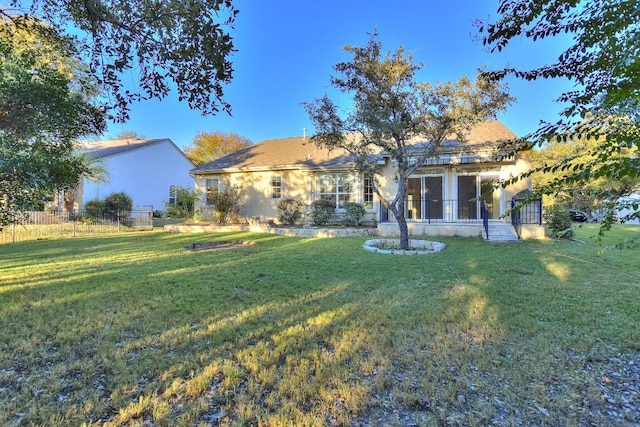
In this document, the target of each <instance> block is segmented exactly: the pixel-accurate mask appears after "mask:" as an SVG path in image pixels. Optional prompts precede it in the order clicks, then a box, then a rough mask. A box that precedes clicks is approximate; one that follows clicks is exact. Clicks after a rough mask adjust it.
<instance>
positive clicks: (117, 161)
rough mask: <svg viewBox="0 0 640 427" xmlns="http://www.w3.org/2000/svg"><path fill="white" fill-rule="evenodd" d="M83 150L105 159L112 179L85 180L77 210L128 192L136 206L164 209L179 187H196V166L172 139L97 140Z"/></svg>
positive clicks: (77, 198)
mask: <svg viewBox="0 0 640 427" xmlns="http://www.w3.org/2000/svg"><path fill="white" fill-rule="evenodd" d="M81 150H82V151H83V152H84V153H86V154H87V155H89V156H90V157H92V158H96V159H101V160H102V161H103V162H104V166H105V168H106V169H107V170H108V172H109V182H99V183H93V182H90V181H88V180H87V179H84V180H83V182H82V183H81V185H80V186H79V188H78V191H77V194H76V197H75V205H74V209H82V208H84V206H85V204H86V203H87V202H88V201H89V200H92V199H104V198H105V197H106V196H108V195H110V194H111V193H115V192H120V191H124V192H126V193H127V194H128V195H129V196H131V198H132V199H133V204H134V206H152V208H153V210H161V209H164V207H165V203H166V202H169V201H170V198H171V197H175V188H176V187H178V186H179V187H191V188H193V177H191V175H189V171H190V170H191V169H193V168H194V166H195V165H194V164H193V163H192V162H191V161H190V160H189V159H188V158H187V156H186V155H185V154H184V153H183V152H182V151H181V150H180V149H179V148H178V147H177V146H176V145H175V144H174V143H173V141H171V140H170V139H167V138H165V139H120V140H110V141H94V142H87V143H83V144H82V148H81Z"/></svg>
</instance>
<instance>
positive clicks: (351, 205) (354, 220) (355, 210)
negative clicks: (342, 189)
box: [343, 202, 367, 225]
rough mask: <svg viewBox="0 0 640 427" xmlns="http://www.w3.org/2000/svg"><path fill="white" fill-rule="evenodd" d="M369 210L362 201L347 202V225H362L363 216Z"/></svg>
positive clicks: (345, 214)
mask: <svg viewBox="0 0 640 427" xmlns="http://www.w3.org/2000/svg"><path fill="white" fill-rule="evenodd" d="M366 213H367V211H366V210H365V209H364V206H362V205H361V204H360V203H355V202H346V203H345V204H344V220H343V222H344V223H345V224H347V225H360V221H362V217H363V216H364V214H366Z"/></svg>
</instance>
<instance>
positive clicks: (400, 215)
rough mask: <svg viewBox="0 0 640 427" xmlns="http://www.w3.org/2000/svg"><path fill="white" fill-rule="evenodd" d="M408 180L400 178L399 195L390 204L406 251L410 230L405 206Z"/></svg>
mask: <svg viewBox="0 0 640 427" xmlns="http://www.w3.org/2000/svg"><path fill="white" fill-rule="evenodd" d="M407 187H408V185H407V180H406V179H402V178H400V180H399V181H398V193H397V194H396V199H395V200H394V203H391V204H390V207H391V212H393V215H395V217H396V222H397V223H398V230H399V232H400V247H401V248H402V249H404V250H408V249H409V229H408V227H407V219H406V218H405V212H406V209H405V206H404V201H405V199H406V196H407Z"/></svg>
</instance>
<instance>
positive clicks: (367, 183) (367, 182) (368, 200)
mask: <svg viewBox="0 0 640 427" xmlns="http://www.w3.org/2000/svg"><path fill="white" fill-rule="evenodd" d="M363 187H364V188H363V192H362V202H363V204H364V208H365V209H373V179H372V178H371V177H368V176H365V177H364V186H363Z"/></svg>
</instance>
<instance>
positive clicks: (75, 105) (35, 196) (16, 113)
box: [0, 21, 106, 227]
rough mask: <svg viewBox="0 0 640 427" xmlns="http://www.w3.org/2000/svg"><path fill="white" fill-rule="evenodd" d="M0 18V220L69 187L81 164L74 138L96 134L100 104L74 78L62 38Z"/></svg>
mask: <svg viewBox="0 0 640 427" xmlns="http://www.w3.org/2000/svg"><path fill="white" fill-rule="evenodd" d="M30 25H32V26H33V28H32V29H27V30H24V29H22V28H20V27H12V26H11V23H10V22H9V23H7V22H5V25H3V26H0V227H3V226H5V225H7V224H9V223H11V222H12V221H14V220H15V218H16V215H19V214H20V212H23V211H25V210H29V209H32V208H33V207H34V206H37V205H38V204H40V203H42V201H43V200H44V199H45V198H47V197H48V196H50V195H51V194H53V193H55V192H57V191H61V190H64V189H68V188H72V187H73V186H74V185H75V184H76V183H77V181H78V177H79V176H80V175H81V174H82V173H84V172H85V165H84V163H83V162H82V160H81V159H80V158H79V157H78V156H76V155H75V154H74V151H73V149H74V147H73V141H74V140H75V139H77V138H80V137H83V136H87V135H92V134H99V133H101V132H103V131H104V129H105V127H106V123H105V119H104V111H103V110H102V109H101V108H99V107H97V106H95V105H94V104H92V103H91V102H89V100H88V99H87V94H88V93H92V91H93V90H94V86H93V85H91V84H90V83H89V82H88V81H87V80H84V79H75V80H74V78H73V75H74V73H73V72H72V71H73V68H74V67H75V66H76V64H78V62H77V58H74V57H67V56H65V54H68V53H69V50H68V49H69V47H68V46H66V45H64V43H66V41H65V40H63V39H52V38H43V39H40V38H38V37H37V36H36V37H35V38H34V37H33V36H34V34H36V35H37V34H39V33H41V32H47V31H48V27H47V26H44V25H42V24H40V23H38V22H36V21H31V23H30Z"/></svg>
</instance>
